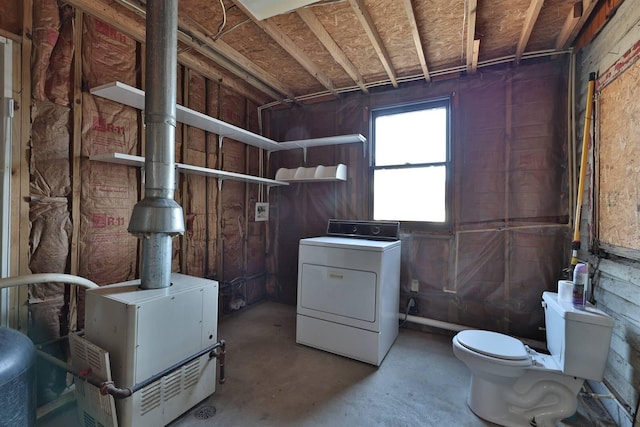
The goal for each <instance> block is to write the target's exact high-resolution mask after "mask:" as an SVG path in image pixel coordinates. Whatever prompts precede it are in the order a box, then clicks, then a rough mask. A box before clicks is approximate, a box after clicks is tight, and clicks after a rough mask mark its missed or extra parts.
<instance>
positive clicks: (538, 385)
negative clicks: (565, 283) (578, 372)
mask: <svg viewBox="0 0 640 427" xmlns="http://www.w3.org/2000/svg"><path fill="white" fill-rule="evenodd" d="M499 349H503V350H504V351H500V350H499ZM453 353H454V354H455V356H456V357H457V358H458V359H460V360H461V361H462V362H464V363H465V364H466V365H467V367H468V368H469V370H470V371H471V374H472V376H471V386H470V390H469V397H468V399H467V404H468V405H469V408H470V409H471V410H472V411H473V412H474V413H475V414H476V415H477V416H479V417H480V418H483V419H485V420H487V421H491V422H493V423H496V424H499V425H502V426H510V427H511V426H513V427H519V426H531V425H535V426H537V427H540V426H550V427H552V426H555V425H556V423H557V422H558V421H559V420H561V419H563V418H567V417H569V416H571V415H573V413H575V411H576V407H577V399H576V396H577V395H578V392H579V391H580V388H581V387H582V384H583V382H584V379H582V378H576V377H573V376H567V375H565V374H563V373H562V371H561V370H560V369H559V367H558V365H557V364H555V362H554V361H553V358H552V357H550V356H549V355H546V354H542V353H538V352H536V351H535V350H532V349H530V348H529V347H527V346H525V345H524V344H523V343H522V342H521V341H519V340H517V339H515V338H513V337H510V336H507V335H503V334H499V333H496V332H490V331H477V330H468V331H462V332H460V333H458V334H457V335H456V336H455V337H454V339H453ZM532 422H535V424H532Z"/></svg>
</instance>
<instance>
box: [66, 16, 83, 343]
mask: <svg viewBox="0 0 640 427" xmlns="http://www.w3.org/2000/svg"><path fill="white" fill-rule="evenodd" d="M83 21H84V16H83V14H82V11H81V10H78V9H76V10H75V17H74V21H73V25H74V29H73V30H74V31H73V104H72V105H71V111H72V112H73V137H72V138H73V141H72V144H73V145H72V148H71V183H72V185H71V224H73V231H72V235H71V253H70V254H69V257H70V258H71V260H70V261H71V270H70V273H71V274H74V275H78V273H79V270H80V268H79V266H80V251H79V245H78V237H79V236H80V193H81V188H80V186H81V183H82V180H81V174H80V157H81V154H80V152H81V148H82V28H83ZM69 292H70V296H69V330H70V331H75V330H76V329H77V327H78V305H77V299H78V288H77V286H71V287H70V290H69Z"/></svg>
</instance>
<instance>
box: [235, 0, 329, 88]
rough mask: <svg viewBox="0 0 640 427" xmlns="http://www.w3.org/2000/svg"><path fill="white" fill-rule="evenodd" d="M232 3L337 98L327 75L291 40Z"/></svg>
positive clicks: (241, 5) (236, 2) (242, 6)
mask: <svg viewBox="0 0 640 427" xmlns="http://www.w3.org/2000/svg"><path fill="white" fill-rule="evenodd" d="M233 3H234V4H235V5H236V6H237V7H238V9H240V10H241V11H242V12H243V13H244V14H245V15H247V16H248V17H249V18H251V19H252V20H253V22H254V24H256V25H257V26H258V27H260V29H262V31H264V32H265V33H267V34H268V35H269V37H271V38H272V39H273V40H274V41H275V42H276V43H278V44H279V45H280V47H282V48H283V49H284V50H285V51H286V52H287V53H288V54H289V55H291V56H292V57H293V58H294V59H295V60H296V61H298V63H299V64H300V65H302V67H304V69H305V70H307V71H308V72H309V74H311V75H312V76H313V77H315V79H316V80H318V82H320V84H321V85H322V86H324V87H325V89H327V90H328V91H329V92H331V93H332V94H333V95H335V96H337V95H338V92H337V91H336V88H335V85H334V84H333V82H332V81H331V79H330V78H329V77H327V75H325V74H324V73H323V72H322V70H321V69H320V67H318V66H317V65H316V64H314V63H313V61H312V60H311V59H310V58H309V57H308V56H307V55H306V54H305V53H304V52H303V51H302V49H300V48H299V47H298V45H296V44H295V43H294V42H293V40H291V39H290V38H289V36H287V35H286V34H285V33H284V31H282V30H281V29H280V28H278V26H277V25H275V24H273V23H271V22H269V21H268V20H264V21H260V20H258V19H256V17H255V16H253V15H252V14H251V12H250V11H249V10H248V9H247V8H246V7H245V6H244V5H243V4H242V3H241V2H239V1H238V0H233Z"/></svg>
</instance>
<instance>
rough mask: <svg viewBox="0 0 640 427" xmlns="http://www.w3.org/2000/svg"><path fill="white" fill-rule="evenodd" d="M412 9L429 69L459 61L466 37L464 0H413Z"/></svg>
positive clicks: (447, 66)
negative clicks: (436, 30) (435, 29)
mask: <svg viewBox="0 0 640 427" xmlns="http://www.w3.org/2000/svg"><path fill="white" fill-rule="evenodd" d="M413 9H414V14H415V16H416V22H417V24H418V31H419V33H420V36H421V38H422V47H423V50H424V52H425V56H426V60H427V66H428V67H429V71H436V70H442V69H447V68H451V67H455V66H458V65H460V64H462V63H463V62H462V61H463V60H464V57H463V53H464V50H463V40H464V38H463V37H465V36H466V28H464V24H465V19H464V1H455V2H454V1H447V0H426V1H414V2H413ZM434 28H438V29H439V30H438V32H435V31H433V29H434Z"/></svg>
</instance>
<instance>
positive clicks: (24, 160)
mask: <svg viewBox="0 0 640 427" xmlns="http://www.w3.org/2000/svg"><path fill="white" fill-rule="evenodd" d="M22 10H23V12H22V13H23V16H22V58H21V61H22V65H21V66H22V70H21V71H22V72H21V78H20V79H21V80H20V81H21V84H22V97H21V99H20V109H21V110H22V111H21V113H20V120H21V123H20V149H19V155H20V165H19V167H18V168H16V169H17V170H18V171H19V172H18V174H17V176H18V177H19V178H18V179H19V181H20V196H19V200H20V202H19V203H20V206H19V224H20V233H19V235H18V253H19V261H18V264H19V265H18V274H19V275H23V274H29V273H31V271H30V269H29V252H30V248H29V234H30V226H31V224H30V221H29V202H28V200H29V197H30V190H29V157H30V145H31V144H30V142H31V49H32V42H31V40H32V35H33V0H23V2H22ZM28 299H29V289H28V287H27V286H20V287H18V300H19V302H20V306H19V307H18V330H20V331H21V332H24V333H27V331H28V320H29V307H28V306H27V304H26V302H27V301H28Z"/></svg>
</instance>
